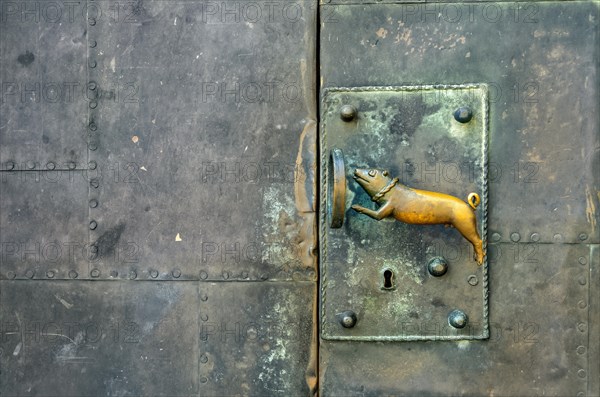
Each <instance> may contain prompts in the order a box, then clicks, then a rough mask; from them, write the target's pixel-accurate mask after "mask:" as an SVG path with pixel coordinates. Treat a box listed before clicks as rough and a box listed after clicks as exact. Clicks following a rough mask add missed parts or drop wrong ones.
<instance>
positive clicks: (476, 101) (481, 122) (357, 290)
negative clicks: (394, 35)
mask: <svg viewBox="0 0 600 397" xmlns="http://www.w3.org/2000/svg"><path fill="white" fill-rule="evenodd" d="M322 105H323V106H322V114H323V116H322V118H321V123H322V124H321V127H322V128H321V169H322V176H321V192H322V194H324V192H329V191H331V190H330V189H328V188H327V184H329V183H330V182H329V181H330V178H329V175H330V174H331V173H333V172H334V170H333V169H331V168H332V167H331V166H328V163H329V162H328V160H329V156H330V152H331V151H332V150H340V151H341V152H342V153H343V158H344V164H345V168H346V169H345V170H342V172H343V173H344V175H343V177H344V178H345V179H348V181H347V182H346V183H347V186H348V187H347V189H346V190H347V192H346V196H347V198H346V203H345V204H344V205H345V210H344V212H345V221H344V224H342V225H341V228H339V229H337V228H333V227H330V219H328V217H327V213H328V210H327V208H328V206H330V205H331V203H330V202H331V200H333V197H331V196H330V195H329V194H328V195H327V197H326V199H325V200H323V201H322V202H321V236H320V238H321V257H320V260H321V269H322V270H321V286H322V292H321V317H322V319H321V321H322V322H321V325H322V333H321V335H322V337H323V338H324V339H336V340H337V339H339V340H362V341H393V340H396V341H402V340H447V339H485V338H487V337H488V336H489V329H488V302H487V296H488V290H487V263H483V266H482V267H479V266H478V264H477V262H476V261H475V260H474V258H473V248H472V246H471V244H470V243H469V242H468V241H467V240H465V239H464V238H463V237H462V236H461V234H460V233H459V232H458V230H450V229H449V228H447V227H443V226H441V225H438V226H432V225H409V224H405V223H401V222H383V221H382V222H378V221H376V220H373V219H370V218H367V217H366V216H364V215H362V214H359V213H358V212H356V211H355V210H354V209H353V208H352V204H358V203H360V204H362V205H364V206H366V207H370V206H371V205H372V204H371V203H370V201H371V197H369V195H368V194H367V193H365V192H364V189H363V188H362V187H361V186H360V185H359V183H358V182H356V181H352V180H351V175H353V173H354V170H355V169H356V168H364V167H366V168H383V169H385V170H388V172H389V174H390V175H391V176H390V180H391V178H392V177H399V178H400V179H401V180H402V182H401V183H402V184H403V185H406V186H408V187H409V188H418V189H425V190H429V191H436V192H444V193H447V194H451V195H453V196H456V197H461V200H463V201H464V200H467V196H468V194H469V193H471V192H475V193H477V194H478V195H479V196H481V205H480V207H478V208H476V209H475V212H473V214H474V217H475V219H476V223H477V225H476V226H474V229H475V232H476V233H478V235H481V236H484V241H483V247H485V246H486V241H485V236H486V231H487V230H486V228H487V205H488V203H487V180H486V172H485V171H486V169H487V168H486V166H487V141H488V134H487V121H488V113H487V111H488V98H487V87H486V86H485V85H477V84H472V85H459V86H451V85H450V86H442V85H440V86H405V87H356V88H333V89H328V90H327V91H326V93H325V95H324V97H323V103H322ZM346 105H348V106H354V107H355V108H356V116H355V120H353V121H347V120H343V119H342V118H341V117H340V108H342V107H343V106H346ZM459 108H469V109H470V112H471V113H472V115H471V118H470V120H469V121H468V122H464V123H461V122H458V121H457V120H455V117H454V113H455V111H456V109H459ZM463 121H464V120H463ZM436 150H437V151H441V152H442V153H439V152H438V153H437V154H434V153H435V151H436ZM438 160H444V161H447V162H452V163H453V164H456V168H454V169H453V170H452V171H448V172H447V173H446V174H445V176H446V177H447V178H446V179H450V178H451V179H452V181H448V180H446V179H442V178H437V177H436V175H435V164H436V161H438ZM430 165H433V167H430ZM416 168H419V169H420V168H426V169H429V172H430V173H432V172H431V171H433V173H432V174H433V175H425V176H424V177H422V176H423V175H419V174H418V173H415V169H416ZM469 171H470V172H469ZM461 173H464V175H463V176H461ZM326 181H327V182H326ZM404 200H405V201H407V200H410V197H406V198H404ZM464 205H465V206H466V204H464ZM466 210H467V211H468V212H472V208H470V207H468V206H466ZM434 258H442V259H443V260H444V261H445V262H446V263H447V266H448V268H449V270H446V271H444V274H442V275H440V274H438V275H437V276H433V275H432V274H430V272H428V270H427V267H428V263H429V262H430V261H431V260H433V259H434ZM386 271H387V272H391V278H393V280H390V281H388V282H389V285H388V286H387V287H386V286H385V285H384V283H385V276H384V275H385V274H386ZM388 276H389V273H388ZM345 310H352V312H354V313H355V314H356V316H357V318H358V321H357V323H356V325H355V326H353V327H352V328H347V327H344V326H343V325H342V324H341V323H340V319H339V316H340V313H341V312H344V311H345ZM453 310H461V311H463V312H464V313H466V314H467V316H468V324H467V326H466V327H464V328H461V329H457V328H454V327H452V326H451V325H450V324H449V322H448V315H449V313H451V312H452V311H453ZM415 319H419V321H421V322H422V323H423V324H425V323H429V327H428V328H427V329H425V327H423V328H419V329H414V328H412V327H411V324H412V323H413V322H414V320H415Z"/></svg>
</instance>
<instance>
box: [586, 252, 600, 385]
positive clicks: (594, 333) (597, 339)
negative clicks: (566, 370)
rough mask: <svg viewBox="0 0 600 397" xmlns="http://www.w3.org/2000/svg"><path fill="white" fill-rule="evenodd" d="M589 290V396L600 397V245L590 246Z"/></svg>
mask: <svg viewBox="0 0 600 397" xmlns="http://www.w3.org/2000/svg"><path fill="white" fill-rule="evenodd" d="M589 263H590V270H589V273H590V274H589V280H590V282H589V284H588V285H589V288H588V295H589V296H588V343H587V345H588V351H587V361H588V362H587V364H588V365H587V368H588V375H587V379H588V384H587V395H588V396H600V271H599V270H600V269H598V268H599V267H600V245H598V244H593V245H590V261H589Z"/></svg>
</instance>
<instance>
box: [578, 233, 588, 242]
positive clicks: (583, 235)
mask: <svg viewBox="0 0 600 397" xmlns="http://www.w3.org/2000/svg"><path fill="white" fill-rule="evenodd" d="M587 238H588V235H587V234H585V233H581V234H580V235H579V239H580V240H581V241H585V240H587Z"/></svg>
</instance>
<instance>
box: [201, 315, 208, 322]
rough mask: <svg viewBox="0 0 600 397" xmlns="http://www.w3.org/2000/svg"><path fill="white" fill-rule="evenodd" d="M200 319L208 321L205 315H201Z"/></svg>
mask: <svg viewBox="0 0 600 397" xmlns="http://www.w3.org/2000/svg"><path fill="white" fill-rule="evenodd" d="M200 319H202V321H208V316H207V315H206V314H203V315H201V316H200Z"/></svg>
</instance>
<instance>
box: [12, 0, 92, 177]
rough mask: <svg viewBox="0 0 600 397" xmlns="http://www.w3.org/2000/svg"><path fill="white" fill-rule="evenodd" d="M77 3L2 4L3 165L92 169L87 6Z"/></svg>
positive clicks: (20, 167) (24, 1) (31, 167)
mask: <svg viewBox="0 0 600 397" xmlns="http://www.w3.org/2000/svg"><path fill="white" fill-rule="evenodd" d="M67 3H68V2H67ZM65 7H66V8H65ZM74 7H76V10H75V8H74ZM71 8H72V9H71V13H70V16H69V9H68V6H67V4H65V2H45V1H26V0H15V1H6V2H2V6H1V11H0V13H1V14H0V20H1V23H0V37H2V39H1V40H0V60H1V62H2V67H1V68H0V91H1V98H0V169H3V170H5V169H21V170H29V169H34V168H35V169H42V170H44V169H68V165H69V163H70V162H74V163H76V164H77V166H78V168H85V163H87V148H86V131H85V120H86V112H87V108H88V97H87V88H86V84H87V81H86V62H85V60H86V53H87V45H86V31H85V29H86V27H85V19H84V18H83V17H82V15H81V14H82V11H83V9H84V7H83V4H82V3H76V4H75V3H71ZM63 13H64V14H63Z"/></svg>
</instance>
